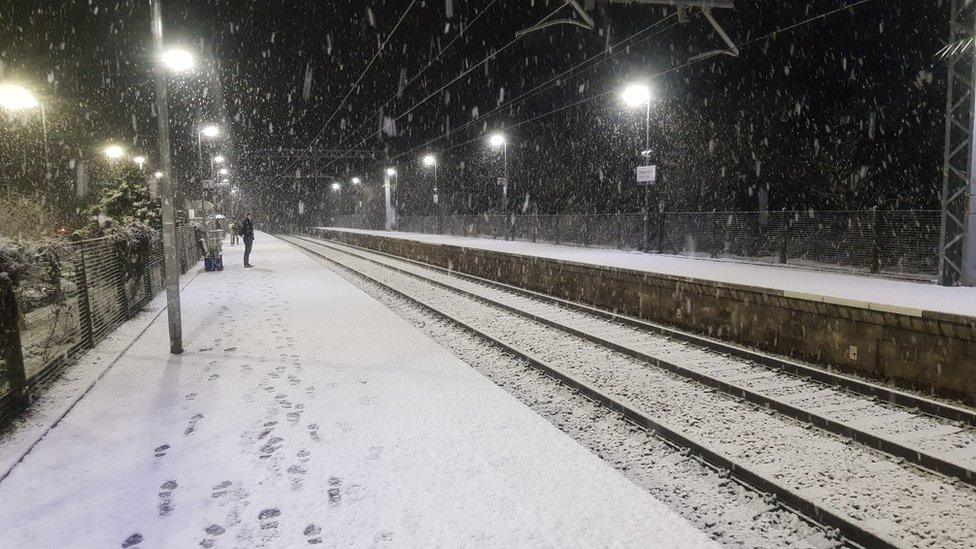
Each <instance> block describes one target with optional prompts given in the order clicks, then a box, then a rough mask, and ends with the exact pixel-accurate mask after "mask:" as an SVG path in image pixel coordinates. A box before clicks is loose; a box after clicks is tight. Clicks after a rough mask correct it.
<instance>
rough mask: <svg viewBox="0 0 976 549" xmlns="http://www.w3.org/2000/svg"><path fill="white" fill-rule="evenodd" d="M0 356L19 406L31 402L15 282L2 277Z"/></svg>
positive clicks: (0, 295) (0, 289) (0, 292)
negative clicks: (21, 342) (21, 341)
mask: <svg viewBox="0 0 976 549" xmlns="http://www.w3.org/2000/svg"><path fill="white" fill-rule="evenodd" d="M0 358H3V359H4V362H5V363H6V366H7V368H6V370H7V383H8V384H9V387H10V394H11V395H12V396H13V398H14V401H15V402H16V403H17V405H18V406H26V405H27V404H29V403H30V396H29V395H28V393H27V372H26V371H25V369H24V352H23V348H22V347H21V344H20V312H19V311H18V309H17V297H16V296H15V295H14V285H13V282H12V281H11V280H10V279H9V278H7V277H6V276H3V277H0Z"/></svg>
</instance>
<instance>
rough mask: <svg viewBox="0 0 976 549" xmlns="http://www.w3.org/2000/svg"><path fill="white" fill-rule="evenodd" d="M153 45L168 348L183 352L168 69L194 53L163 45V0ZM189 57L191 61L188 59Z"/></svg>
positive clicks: (156, 6) (155, 16)
mask: <svg viewBox="0 0 976 549" xmlns="http://www.w3.org/2000/svg"><path fill="white" fill-rule="evenodd" d="M150 9H151V10H152V36H153V48H154V53H155V56H156V64H155V80H156V82H155V84H156V120H157V122H158V125H159V163H160V173H161V174H162V177H160V178H159V196H160V201H161V203H162V207H161V214H162V218H163V259H164V263H165V267H166V315H167V318H168V320H169V352H170V353H172V354H180V353H182V352H183V326H182V323H183V321H182V314H181V311H180V263H179V258H178V257H177V255H176V248H177V234H176V210H175V205H174V204H173V167H172V161H171V158H170V148H169V104H168V101H167V97H166V92H167V89H166V69H167V68H170V69H171V70H175V71H182V70H188V69H189V68H190V67H192V65H193V63H192V59H193V58H192V56H189V55H184V54H182V53H176V54H174V53H173V51H174V50H170V51H168V52H167V51H165V50H164V49H163V12H162V5H161V0H150ZM188 60H189V62H188Z"/></svg>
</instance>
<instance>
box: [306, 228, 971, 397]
mask: <svg viewBox="0 0 976 549" xmlns="http://www.w3.org/2000/svg"><path fill="white" fill-rule="evenodd" d="M320 235H321V236H325V237H327V238H331V239H334V240H337V241H341V242H346V243H349V244H353V245H356V246H362V247H364V248H369V249H373V250H377V251H382V252H386V253H390V254H393V255H397V256H401V257H407V258H410V259H415V260H418V261H422V262H425V263H429V264H432V265H437V266H441V267H447V268H451V269H455V270H458V271H460V272H464V273H467V274H471V275H475V276H480V277H483V278H487V279H491V280H496V281H498V282H504V283H506V284H511V285H514V286H519V287H522V288H526V289H529V290H534V291H538V292H541V293H545V294H549V295H552V296H556V297H560V298H565V299H569V300H572V301H577V302H580V303H584V304H587V305H591V306H594V307H598V308H601V309H604V310H609V311H614V312H617V313H621V314H624V315H629V316H634V317H638V318H641V319H644V320H648V321H651V322H658V323H661V324H666V325H669V326H674V327H678V328H681V329H684V330H687V331H690V332H695V333H698V334H703V335H708V336H711V337H714V338H718V339H722V340H725V341H731V342H735V343H739V344H742V345H747V346H750V347H754V348H758V349H762V350H765V351H770V352H773V353H779V354H784V355H788V356H792V357H796V358H801V359H804V360H808V361H811V362H814V363H817V364H821V365H829V366H835V367H837V369H838V370H841V371H853V372H857V373H859V374H862V375H867V376H869V377H873V378H876V379H883V380H889V381H892V382H894V383H895V384H897V385H899V386H902V387H909V388H915V389H920V390H924V391H927V392H931V393H935V394H938V395H941V396H946V397H952V398H959V399H961V400H963V401H965V402H967V403H969V404H976V318H973V317H962V316H957V315H948V314H943V313H935V312H930V311H919V310H912V309H900V308H896V307H883V306H878V305H874V304H868V303H857V302H850V301H844V300H835V301H836V302H825V301H824V300H823V298H821V297H818V296H797V295H790V294H788V293H785V292H783V291H779V290H770V289H764V288H756V287H750V286H740V285H735V284H725V283H719V282H711V281H706V280H698V279H689V278H682V277H675V276H668V275H660V274H655V273H647V272H642V271H635V270H629V269H619V268H612V267H600V266H594V265H586V264H580V263H573V262H568V261H560V260H556V259H548V258H539V257H529V256H520V255H515V254H508V253H504V252H495V251H490V250H480V249H475V248H464V247H460V246H450V245H442V244H432V243H425V242H417V241H413V240H405V239H398V238H391V237H385V236H377V235H368V234H357V233H347V232H342V231H328V230H326V231H322V232H321V233H320Z"/></svg>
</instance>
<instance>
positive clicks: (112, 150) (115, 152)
mask: <svg viewBox="0 0 976 549" xmlns="http://www.w3.org/2000/svg"><path fill="white" fill-rule="evenodd" d="M102 153H103V154H105V156H107V157H108V158H109V159H110V160H117V159H119V158H122V157H123V156H125V149H123V148H122V146H120V145H109V146H107V147H105V148H104V149H102Z"/></svg>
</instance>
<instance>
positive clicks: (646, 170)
mask: <svg viewBox="0 0 976 549" xmlns="http://www.w3.org/2000/svg"><path fill="white" fill-rule="evenodd" d="M635 173H636V175H637V184H638V185H653V184H654V182H655V181H657V166H638V167H637V170H636V171H635Z"/></svg>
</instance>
